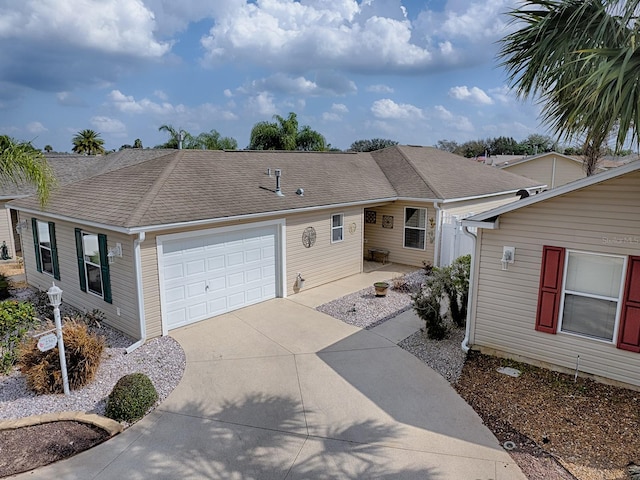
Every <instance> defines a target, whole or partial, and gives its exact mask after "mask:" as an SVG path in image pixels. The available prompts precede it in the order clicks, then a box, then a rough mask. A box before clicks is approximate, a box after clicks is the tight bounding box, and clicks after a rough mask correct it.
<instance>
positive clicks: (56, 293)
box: [47, 282, 69, 395]
mask: <svg viewBox="0 0 640 480" xmlns="http://www.w3.org/2000/svg"><path fill="white" fill-rule="evenodd" d="M47 295H48V296H49V303H50V304H51V306H52V307H53V319H54V321H55V323H56V337H57V338H58V353H59V354H60V370H61V371H62V387H63V389H64V394H65V395H69V378H68V377H67V359H66V357H65V355H64V340H63V339H62V322H61V320H60V304H61V303H62V290H61V289H60V287H58V286H56V284H55V282H54V283H53V285H52V286H51V288H50V289H49V290H48V291H47Z"/></svg>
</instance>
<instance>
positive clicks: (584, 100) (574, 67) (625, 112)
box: [499, 0, 640, 174]
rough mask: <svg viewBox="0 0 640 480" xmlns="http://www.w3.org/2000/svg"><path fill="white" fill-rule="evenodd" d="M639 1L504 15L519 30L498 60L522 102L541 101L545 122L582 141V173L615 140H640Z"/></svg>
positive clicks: (551, 3) (549, 3)
mask: <svg viewBox="0 0 640 480" xmlns="http://www.w3.org/2000/svg"><path fill="white" fill-rule="evenodd" d="M639 4H640V0H631V1H620V0H526V1H525V2H524V4H523V5H522V6H521V7H519V8H517V9H515V10H512V11H511V12H510V13H509V15H510V16H511V17H512V18H513V19H514V20H515V21H516V22H517V23H518V24H522V26H521V28H520V29H519V30H517V31H515V32H514V33H511V34H509V35H507V36H506V37H504V38H503V39H502V47H501V51H500V53H499V57H500V59H501V60H502V63H501V65H502V66H504V67H506V69H507V72H508V74H509V80H510V83H511V85H512V87H515V89H516V92H517V94H518V96H519V97H521V98H529V97H539V99H540V102H541V103H542V105H543V109H542V116H543V121H544V122H545V123H547V124H548V125H549V126H550V127H551V128H552V130H553V131H554V132H555V133H556V134H557V135H559V136H561V137H564V138H565V139H566V140H572V139H580V140H582V142H583V143H584V151H585V152H587V155H586V170H587V173H588V174H590V173H592V172H593V171H594V169H595V162H597V159H598V156H599V155H600V153H599V152H601V151H602V149H603V147H604V146H605V145H606V143H607V141H608V139H609V138H610V137H612V136H614V137H615V145H616V150H620V149H622V148H623V147H624V145H625V142H626V141H627V136H628V135H629V134H630V135H631V141H632V142H636V144H637V143H638V141H639V139H640V135H639V133H640V90H639V89H638V85H639V83H640V50H639V48H640V41H638V40H640V39H638V38H637V37H638V29H639V27H640V25H639V24H638V19H637V14H636V10H637V8H638V6H639Z"/></svg>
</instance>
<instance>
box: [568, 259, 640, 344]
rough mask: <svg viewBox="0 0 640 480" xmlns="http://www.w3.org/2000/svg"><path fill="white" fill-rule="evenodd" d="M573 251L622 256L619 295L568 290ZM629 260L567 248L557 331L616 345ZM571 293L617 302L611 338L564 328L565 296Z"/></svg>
mask: <svg viewBox="0 0 640 480" xmlns="http://www.w3.org/2000/svg"><path fill="white" fill-rule="evenodd" d="M571 253H580V254H585V255H596V256H599V257H611V258H620V259H622V274H621V277H620V288H619V291H618V297H617V298H614V297H606V296H603V295H595V294H590V293H584V292H579V291H575V290H567V288H566V285H567V268H568V267H569V257H570V255H571ZM628 261H629V257H628V256H627V255H615V254H611V253H598V252H588V251H584V250H575V249H569V248H567V249H566V250H565V255H564V264H563V267H562V268H563V271H562V290H561V293H560V310H559V313H558V327H557V333H561V334H563V335H570V336H573V337H578V338H583V339H588V340H595V341H597V342H601V343H606V344H608V345H614V346H615V345H616V344H617V342H618V335H619V333H620V321H621V313H622V303H623V295H624V290H625V282H626V276H627V268H628ZM567 293H568V294H569V295H575V296H579V297H586V298H594V299H596V300H606V301H608V302H613V301H615V302H616V316H615V319H614V323H613V332H612V335H611V340H607V339H606V338H601V337H595V336H592V335H587V334H584V333H577V332H568V331H564V330H562V322H563V317H564V305H565V298H566V294H567Z"/></svg>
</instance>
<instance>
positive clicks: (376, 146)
mask: <svg viewBox="0 0 640 480" xmlns="http://www.w3.org/2000/svg"><path fill="white" fill-rule="evenodd" d="M394 145H398V142H396V141H395V140H388V139H386V138H372V139H370V140H356V141H355V142H353V143H352V144H351V146H350V147H349V151H350V152H374V151H376V150H382V149H383V148H387V147H392V146H394Z"/></svg>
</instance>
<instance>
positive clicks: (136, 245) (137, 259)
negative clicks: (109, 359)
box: [126, 232, 147, 353]
mask: <svg viewBox="0 0 640 480" xmlns="http://www.w3.org/2000/svg"><path fill="white" fill-rule="evenodd" d="M145 237H146V235H145V233H144V232H140V233H139V234H138V238H136V239H135V240H134V241H133V261H134V270H135V271H134V274H135V276H136V290H137V291H138V317H139V318H140V340H138V341H137V342H135V343H133V344H131V345H129V346H128V347H127V349H126V352H127V353H131V352H133V351H134V350H135V349H136V348H138V347H140V346H142V345H143V344H144V342H145V341H146V340H147V323H146V320H145V317H144V295H143V292H142V256H141V254H140V244H141V243H142V242H144V239H145Z"/></svg>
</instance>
